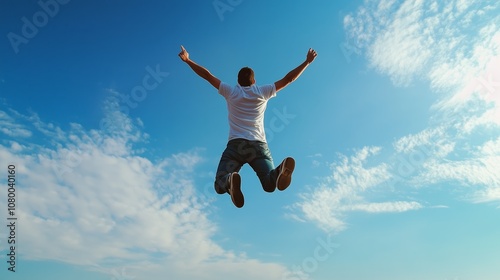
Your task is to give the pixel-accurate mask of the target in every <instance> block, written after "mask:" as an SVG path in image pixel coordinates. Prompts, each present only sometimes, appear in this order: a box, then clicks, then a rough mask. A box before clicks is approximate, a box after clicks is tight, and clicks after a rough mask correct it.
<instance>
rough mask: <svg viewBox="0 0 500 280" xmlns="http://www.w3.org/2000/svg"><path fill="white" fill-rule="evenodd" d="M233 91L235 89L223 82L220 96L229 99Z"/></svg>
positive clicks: (220, 87) (220, 86)
mask: <svg viewBox="0 0 500 280" xmlns="http://www.w3.org/2000/svg"><path fill="white" fill-rule="evenodd" d="M232 91H233V87H232V86H231V85H229V84H226V83H224V82H221V83H220V85H219V94H220V95H222V96H224V98H227V97H228V96H229V95H230V94H231V92H232Z"/></svg>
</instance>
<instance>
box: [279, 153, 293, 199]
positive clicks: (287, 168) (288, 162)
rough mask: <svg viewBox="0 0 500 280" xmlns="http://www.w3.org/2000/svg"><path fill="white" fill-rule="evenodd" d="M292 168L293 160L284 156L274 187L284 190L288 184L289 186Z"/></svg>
mask: <svg viewBox="0 0 500 280" xmlns="http://www.w3.org/2000/svg"><path fill="white" fill-rule="evenodd" d="M294 169H295V160H294V159H293V158H291V157H288V158H286V159H285V160H284V162H283V166H282V167H281V170H280V174H279V175H278V179H277V180H276V187H277V188H278V190H280V191H284V190H285V189H286V188H288V186H290V183H291V182H292V173H293V170H294Z"/></svg>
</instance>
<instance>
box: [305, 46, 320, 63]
mask: <svg viewBox="0 0 500 280" xmlns="http://www.w3.org/2000/svg"><path fill="white" fill-rule="evenodd" d="M317 55H318V54H317V53H316V51H315V50H313V49H309V51H308V52H307V57H306V61H307V63H311V62H313V61H314V59H315V58H316V56H317Z"/></svg>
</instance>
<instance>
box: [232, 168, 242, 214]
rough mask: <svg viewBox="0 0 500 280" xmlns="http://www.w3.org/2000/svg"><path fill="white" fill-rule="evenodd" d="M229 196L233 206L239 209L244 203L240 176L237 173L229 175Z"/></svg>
mask: <svg viewBox="0 0 500 280" xmlns="http://www.w3.org/2000/svg"><path fill="white" fill-rule="evenodd" d="M229 194H230V195H231V200H232V201H233V204H234V206H236V207H238V208H241V207H243V204H244V203H245V198H244V197H243V193H242V192H241V176H240V174H238V173H237V172H233V173H231V174H230V175H229Z"/></svg>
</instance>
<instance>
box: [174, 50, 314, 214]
mask: <svg viewBox="0 0 500 280" xmlns="http://www.w3.org/2000/svg"><path fill="white" fill-rule="evenodd" d="M179 57H180V58H181V59H182V61H184V62H186V63H187V64H188V65H189V67H191V69H193V71H194V72H195V73H196V74H198V75H199V76H200V77H202V78H203V79H205V80H207V81H208V82H209V83H210V84H211V85H212V86H213V87H215V88H216V89H217V90H218V91H219V94H220V95H222V96H224V98H225V99H226V102H227V109H228V120H229V142H228V143H227V147H226V149H225V150H224V152H223V153H222V156H221V159H220V162H219V166H218V167H217V174H216V175H215V183H214V186H215V191H216V192H217V193H218V194H224V193H229V194H230V195H231V200H232V201H233V203H234V205H235V206H236V207H238V208H241V207H243V204H244V203H245V200H244V197H243V193H242V192H241V177H240V175H239V174H238V171H240V169H241V167H242V166H243V165H244V164H245V163H248V164H250V166H251V167H252V169H253V170H254V171H255V173H256V174H257V176H258V177H259V179H260V182H261V184H262V187H263V188H264V190H265V191H266V192H273V191H274V190H275V189H276V188H278V190H280V191H283V190H285V189H286V188H287V187H288V186H289V185H290V183H291V181H292V172H293V169H294V168H295V160H294V159H293V158H291V157H287V158H285V159H284V160H283V162H281V164H280V165H278V167H276V168H274V164H273V159H272V157H271V152H270V151H269V148H268V146H267V142H266V134H265V131H264V113H265V110H266V106H267V101H268V100H269V99H270V98H272V97H274V96H276V93H277V92H278V91H280V90H281V89H283V88H284V87H286V86H287V85H289V84H290V83H291V82H293V81H295V79H297V78H298V77H299V76H300V74H302V72H303V71H304V70H305V69H306V68H307V66H308V65H309V64H310V63H311V62H313V61H314V59H315V58H316V51H314V50H313V49H309V51H308V52H307V56H306V60H305V61H304V62H303V63H301V64H300V65H299V66H297V68H295V69H293V70H292V71H290V72H289V73H288V74H286V76H285V77H283V79H281V80H279V81H277V82H275V83H274V84H270V85H264V86H257V85H255V78H254V72H253V70H252V69H251V68H248V67H244V68H241V70H240V71H239V73H238V84H237V85H236V86H231V85H229V84H226V83H223V82H221V81H220V80H219V79H217V77H215V76H214V75H212V74H211V73H210V72H209V71H208V70H207V69H205V68H204V67H202V66H200V65H198V64H197V63H195V62H194V61H193V60H191V59H190V58H189V53H188V52H187V51H186V49H184V47H183V46H181V52H180V53H179Z"/></svg>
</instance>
